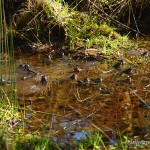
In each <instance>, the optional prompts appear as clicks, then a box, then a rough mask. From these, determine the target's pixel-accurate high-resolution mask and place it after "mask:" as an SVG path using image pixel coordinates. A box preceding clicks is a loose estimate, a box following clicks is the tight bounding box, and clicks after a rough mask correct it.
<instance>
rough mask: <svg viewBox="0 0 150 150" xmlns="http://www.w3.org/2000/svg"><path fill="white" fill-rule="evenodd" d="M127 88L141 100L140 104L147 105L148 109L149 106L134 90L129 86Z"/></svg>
mask: <svg viewBox="0 0 150 150" xmlns="http://www.w3.org/2000/svg"><path fill="white" fill-rule="evenodd" d="M129 90H130V91H131V92H132V93H133V94H134V95H135V96H137V97H138V98H139V100H140V101H141V103H142V104H144V105H145V106H147V107H148V108H149V109H150V106H149V105H148V104H147V103H146V102H145V101H144V100H143V99H142V98H141V97H140V96H139V95H138V94H137V93H136V92H135V91H133V90H132V89H130V88H129Z"/></svg>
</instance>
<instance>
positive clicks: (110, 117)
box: [16, 39, 150, 143]
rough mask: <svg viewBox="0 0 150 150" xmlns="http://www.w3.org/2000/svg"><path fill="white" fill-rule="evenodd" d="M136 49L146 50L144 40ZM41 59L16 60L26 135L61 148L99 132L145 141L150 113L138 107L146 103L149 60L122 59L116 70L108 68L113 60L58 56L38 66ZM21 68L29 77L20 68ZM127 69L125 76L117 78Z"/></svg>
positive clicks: (149, 83)
mask: <svg viewBox="0 0 150 150" xmlns="http://www.w3.org/2000/svg"><path fill="white" fill-rule="evenodd" d="M140 46H142V47H144V48H146V49H148V50H150V39H146V40H141V41H140V42H139V47H140ZM42 57H43V55H42V54H37V55H32V56H30V55H24V54H20V55H19V56H17V58H16V68H17V69H16V70H17V87H18V98H19V104H20V106H21V107H23V108H24V107H25V108H26V109H27V111H26V112H25V114H26V117H25V120H24V121H25V122H24V124H25V127H24V128H25V131H26V132H31V131H32V132H35V133H38V134H39V135H46V134H47V135H48V134H52V135H54V141H59V142H62V143H63V142H69V141H74V140H79V139H80V138H85V137H86V135H87V133H88V131H100V133H102V134H103V135H104V137H106V138H107V139H111V137H112V136H114V135H115V134H117V132H118V131H119V132H120V133H121V134H127V133H130V135H131V136H139V137H140V138H141V139H146V140H150V134H149V133H150V109H149V108H148V107H147V106H146V107H144V105H143V104H142V103H141V101H140V98H141V99H143V100H144V101H146V102H150V61H149V56H148V57H144V58H143V57H142V58H141V56H140V57H138V58H137V57H136V58H132V56H129V57H128V56H127V57H125V58H124V61H125V64H124V65H122V68H119V69H116V68H114V67H112V66H113V64H114V63H115V62H116V61H117V60H113V61H112V60H102V61H94V60H93V61H83V60H72V59H70V57H69V56H64V57H63V58H57V59H56V58H52V60H50V61H45V62H43V58H42ZM130 59H131V60H132V61H130ZM133 59H136V61H135V62H133ZM141 60H143V62H142V61H141ZM26 63H27V64H29V68H30V71H27V70H26V69H25V68H24V64H26ZM20 64H23V65H22V66H20ZM76 66H77V67H79V68H80V69H75V68H76ZM130 67H131V69H132V71H131V72H129V73H128V72H127V74H126V73H123V72H122V70H125V69H126V68H127V69H128V68H130ZM41 75H44V77H46V80H47V83H43V82H42V81H41ZM72 75H73V76H74V75H75V76H76V78H74V77H73V76H72ZM41 82H42V83H41ZM147 104H149V103H147Z"/></svg>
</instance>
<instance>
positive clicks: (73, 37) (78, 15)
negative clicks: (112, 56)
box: [15, 0, 134, 52]
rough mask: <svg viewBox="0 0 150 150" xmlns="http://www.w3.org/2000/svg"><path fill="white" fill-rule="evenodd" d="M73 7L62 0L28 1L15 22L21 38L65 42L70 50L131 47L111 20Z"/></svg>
mask: <svg viewBox="0 0 150 150" xmlns="http://www.w3.org/2000/svg"><path fill="white" fill-rule="evenodd" d="M69 4H70V3H69ZM73 4H75V3H73ZM101 4H102V3H101ZM89 5H90V4H89ZM87 6H88V3H87ZM72 7H73V5H71V4H70V5H68V3H65V2H64V1H63V2H62V1H48V0H41V1H39V2H36V3H32V2H30V4H29V2H28V3H27V4H26V5H25V7H24V10H25V11H22V12H21V13H20V14H19V15H18V16H17V18H16V21H15V24H16V27H17V28H16V30H18V29H19V30H20V31H21V32H19V33H20V37H21V38H20V39H21V40H23V39H24V40H25V41H26V40H27V41H30V42H31V43H32V42H34V43H37V42H38V43H39V42H40V43H48V42H51V43H52V45H54V44H53V43H56V44H55V45H59V48H62V46H63V45H64V43H65V45H66V44H67V47H70V48H69V49H70V50H76V49H79V48H81V47H82V48H83V47H84V48H91V47H92V48H97V49H100V50H102V51H105V52H106V51H107V52H108V51H109V52H113V50H119V49H121V48H125V49H128V48H131V47H133V45H134V44H133V43H132V42H131V41H130V40H128V38H127V37H123V36H121V35H120V34H118V33H117V32H116V29H115V28H114V27H113V26H112V25H110V24H111V22H110V21H107V20H104V19H102V18H101V17H100V15H97V14H94V15H92V16H91V14H90V13H89V11H90V10H88V9H84V10H85V11H84V12H83V11H78V10H77V9H76V8H77V7H73V8H72ZM100 7H103V5H100ZM29 16H30V17H29ZM16 33H18V32H16ZM22 35H24V36H22ZM16 36H17V37H18V36H19V34H17V35H16ZM17 42H18V40H17ZM126 43H128V44H126ZM57 47H58V46H57Z"/></svg>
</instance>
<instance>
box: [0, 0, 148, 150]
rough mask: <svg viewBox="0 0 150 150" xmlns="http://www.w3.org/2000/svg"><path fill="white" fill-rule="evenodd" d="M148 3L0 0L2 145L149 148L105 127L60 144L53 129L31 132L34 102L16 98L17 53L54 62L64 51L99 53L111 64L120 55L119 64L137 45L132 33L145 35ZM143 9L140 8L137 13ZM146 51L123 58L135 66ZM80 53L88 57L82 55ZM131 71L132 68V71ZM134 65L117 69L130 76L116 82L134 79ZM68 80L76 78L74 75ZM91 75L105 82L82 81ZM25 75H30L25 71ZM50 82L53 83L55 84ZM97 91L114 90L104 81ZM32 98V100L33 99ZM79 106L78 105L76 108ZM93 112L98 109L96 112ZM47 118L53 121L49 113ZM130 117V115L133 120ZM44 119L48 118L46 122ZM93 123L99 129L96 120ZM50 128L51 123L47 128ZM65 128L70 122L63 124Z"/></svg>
mask: <svg viewBox="0 0 150 150" xmlns="http://www.w3.org/2000/svg"><path fill="white" fill-rule="evenodd" d="M133 6H134V7H133ZM135 6H136V7H135ZM149 7H150V2H149V1H143V0H135V1H133V0H129V1H126V0H125V1H115V0H111V1H108V0H105V1H103V0H95V1H92V0H74V1H70V0H35V1H34V0H23V1H22V0H6V1H5V0H0V42H1V43H0V149H2V150H3V149H8V150H11V149H14V150H15V149H16V150H20V149H22V150H34V149H35V150H41V149H47V150H50V149H52V150H53V149H58V150H59V149H80V150H84V149H94V150H96V149H119V148H121V149H124V150H126V149H128V148H131V149H132V148H138V147H144V146H145V145H144V144H143V145H141V144H139V145H138V144H137V145H131V144H130V146H129V145H128V144H127V142H128V140H129V138H128V135H122V133H120V132H119V131H118V133H116V135H115V136H117V137H113V138H114V139H113V138H109V136H108V137H107V135H105V134H104V136H102V135H103V132H100V133H98V132H97V131H96V132H95V133H93V132H91V133H90V132H89V134H87V135H86V136H85V137H84V138H83V139H82V138H81V139H79V141H78V140H77V141H75V142H70V143H67V142H66V143H63V142H62V143H61V141H60V142H59V143H57V142H55V140H54V139H53V135H52V134H51V133H50V132H49V133H48V134H45V135H44V136H43V135H40V134H41V133H39V132H38V130H39V129H37V131H35V132H34V133H31V134H29V133H28V134H26V133H25V132H24V128H25V126H26V120H28V116H27V114H26V113H25V112H26V111H29V112H30V113H33V114H34V113H36V111H32V109H31V108H30V107H29V108H26V103H25V102H24V101H23V104H22V105H21V106H23V107H20V105H18V103H21V102H20V101H19V99H18V97H17V92H18V91H17V85H16V68H15V56H17V55H19V53H20V51H21V52H23V54H25V53H28V54H36V53H38V54H42V55H44V54H45V53H48V54H50V56H49V55H46V56H48V59H49V60H50V61H51V54H53V53H56V54H58V55H59V54H61V57H63V55H65V56H66V57H67V58H69V59H70V58H71V59H77V60H78V59H80V58H81V59H82V60H86V61H87V59H84V58H85V57H88V58H90V59H93V58H94V60H95V59H96V60H97V58H98V60H99V56H100V60H101V58H102V59H104V60H108V62H109V63H110V62H113V61H114V59H116V60H118V59H119V62H118V63H119V66H120V64H121V63H123V61H122V58H123V55H124V54H126V55H128V51H129V52H130V50H133V49H134V48H136V47H137V44H136V43H135V42H133V41H132V40H131V39H130V38H129V37H130V36H131V35H132V36H133V37H134V39H135V35H137V34H141V32H140V31H142V30H143V29H141V28H142V27H143V28H145V29H147V26H146V25H145V24H144V26H142V21H144V22H146V23H147V21H148V20H150V17H149V16H147V17H148V19H147V20H143V19H142V21H141V22H140V19H141V18H142V16H145V14H146V12H147V11H148V8H149ZM139 10H140V13H138V11H139ZM148 15H149V14H148ZM126 20H127V21H126ZM14 49H15V50H14ZM137 50H138V49H137ZM82 52H83V53H82ZM131 52H134V51H131ZM146 52H147V51H144V50H143V51H142V53H141V54H139V55H140V56H141V57H142V58H141V57H140V58H138V57H136V55H134V54H133V55H134V56H135V57H136V60H135V57H134V58H133V57H131V58H126V56H125V57H124V59H125V61H126V63H128V64H130V65H133V66H134V65H135V64H136V63H139V62H142V61H145V60H146V57H147V56H146V55H147V53H148V52H147V53H146ZM80 53H82V55H84V56H82V57H81V55H80ZM93 53H94V54H93ZM70 55H72V57H70ZM91 57H92V58H91ZM120 59H121V61H120ZM44 61H45V60H44ZM44 61H42V64H44V63H45V62H44ZM136 61H137V62H136ZM120 62H121V63H120ZM25 65H26V67H24V66H23V69H24V70H25V71H28V73H27V75H28V74H29V75H31V76H32V75H33V76H34V75H37V74H38V73H37V72H34V71H32V70H31V69H30V68H29V66H28V65H27V64H25ZM121 65H122V64H121ZM102 67H103V66H102ZM113 67H114V69H116V70H119V69H118V64H115V65H113ZM76 68H77V67H76ZM104 68H109V65H105V66H104ZM80 70H82V69H80V68H77V69H76V72H80ZM83 70H84V69H83ZM99 70H100V71H101V68H99V67H98V71H99ZM106 70H107V69H106ZM128 70H129V72H127V71H128ZM131 70H132V69H131V68H127V69H125V70H123V71H121V72H119V71H118V72H119V73H120V74H121V75H122V74H126V75H124V76H125V80H124V78H123V80H122V78H121V79H119V80H117V83H118V84H119V83H120V82H121V83H122V82H123V83H124V82H126V81H127V82H130V77H129V76H128V74H129V73H130V71H131ZM98 71H95V74H98ZM85 72H86V71H85ZM106 72H107V71H106ZM86 73H87V72H86ZM108 73H109V72H108ZM119 73H117V74H116V75H115V77H116V76H117V75H118V74H119ZM62 74H63V73H62ZM120 74H119V75H120ZM73 75H75V74H73ZM62 76H63V75H62ZM124 76H123V77H124ZM42 77H45V76H42ZM74 78H75V77H74ZM74 78H73V79H74ZM56 79H57V78H56ZM69 79H72V78H71V76H70V78H69ZM88 79H89V80H92V84H94V86H95V85H96V87H98V86H97V85H98V84H99V82H101V80H100V79H97V78H87V79H85V78H84V79H81V80H78V81H77V84H80V85H81V86H83V87H84V85H89V84H90V83H89V81H88ZM20 80H26V78H25V76H24V77H23V78H21V79H20ZM44 81H45V83H46V84H47V80H46V78H44ZM57 81H58V80H57ZM65 81H68V79H66V80H65ZM65 81H58V82H65ZM41 82H42V81H41ZM40 84H42V83H40ZM42 86H43V85H42ZM49 86H52V83H51V84H50V85H49ZM21 88H22V87H21ZM46 88H47V87H46ZM33 90H34V89H33ZM46 90H47V91H46V93H48V94H49V95H52V93H50V91H49V88H47V89H46ZM98 90H99V92H101V95H102V96H104V97H106V96H108V95H110V93H109V91H107V86H106V85H105V84H102V85H101V87H100V88H99V89H98ZM77 92H78V91H77ZM43 93H45V91H44V92H43ZM43 93H42V94H41V93H40V94H39V95H40V96H39V95H38V99H40V100H43V101H44V100H45V101H46V98H45V97H44V96H45V95H44V94H43ZM43 95H44V96H43ZM74 96H76V95H74ZM49 97H50V96H49ZM76 97H77V99H78V101H80V102H83V103H84V100H83V101H82V100H80V95H79V93H77V96H76ZM125 99H126V98H125ZM129 99H130V98H129ZM129 99H128V100H129ZM28 101H29V103H31V102H30V99H29V100H28ZM85 101H86V100H85ZM60 107H65V106H60ZM125 107H127V106H125ZM121 109H122V108H121ZM127 109H128V108H127ZM75 111H77V110H76V109H75ZM30 113H29V114H30ZM37 113H39V114H40V113H41V114H42V113H43V114H44V112H41V111H37ZM92 113H93V114H94V112H92ZM128 113H129V112H128ZM48 115H51V116H52V117H53V116H55V115H57V114H53V113H50V114H48ZM76 115H79V116H80V115H81V114H80V113H78V111H77V112H76ZM81 116H82V115H81ZM128 117H129V115H128ZM83 118H84V117H83ZM44 119H45V120H46V121H47V120H48V119H47V118H44ZM81 120H82V119H80V121H81ZM129 121H131V120H130V119H129ZM41 122H42V123H43V121H41ZM48 123H49V120H48ZM45 126H46V125H45ZM93 126H94V127H95V128H96V129H98V130H99V128H98V127H97V126H96V125H93ZM48 127H49V126H48V125H47V126H46V127H45V129H43V130H46V128H48ZM49 128H50V127H49ZM64 131H65V127H64V128H63V132H64ZM99 131H101V130H99ZM43 132H44V131H43ZM45 132H46V131H45ZM55 132H56V131H55ZM112 132H113V130H112ZM54 134H55V133H54ZM56 134H57V133H56ZM71 134H73V133H71ZM106 139H107V140H106ZM146 146H147V145H146Z"/></svg>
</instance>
